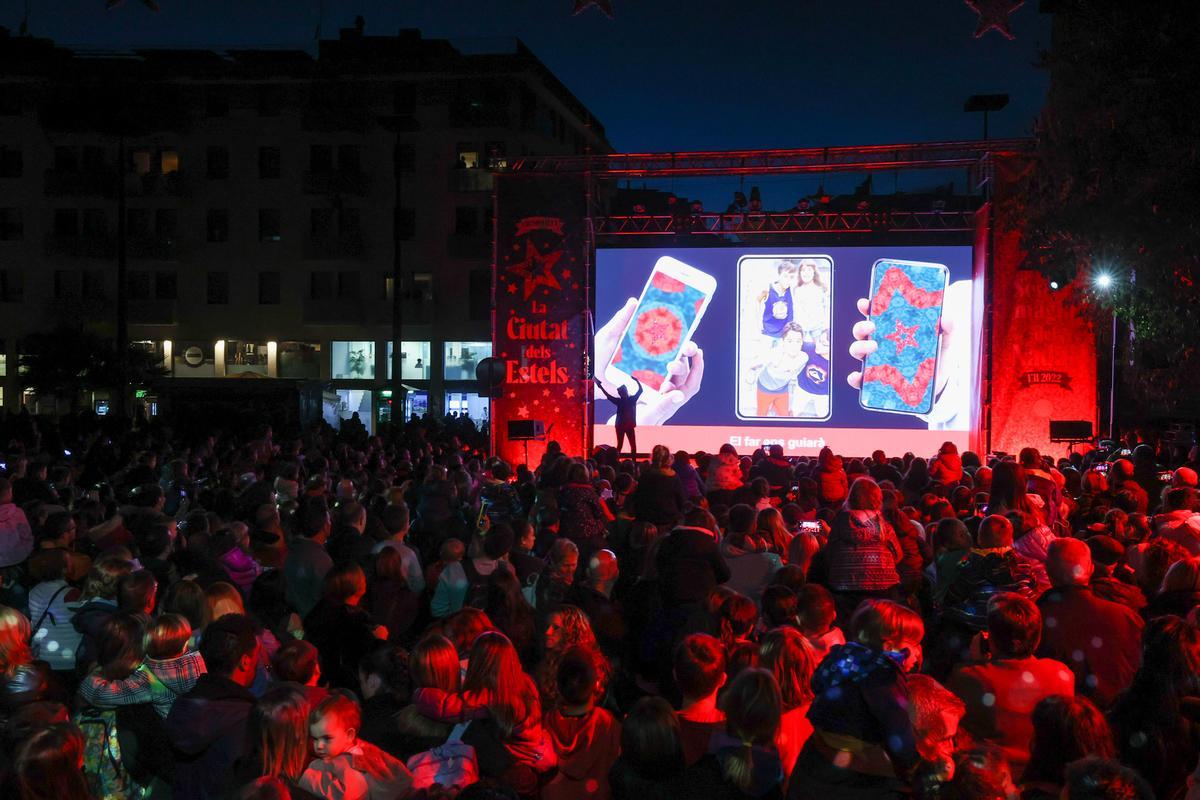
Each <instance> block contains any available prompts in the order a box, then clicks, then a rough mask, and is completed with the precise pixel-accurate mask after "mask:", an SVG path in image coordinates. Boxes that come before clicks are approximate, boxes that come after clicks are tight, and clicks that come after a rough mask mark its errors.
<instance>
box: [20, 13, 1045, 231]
mask: <svg viewBox="0 0 1200 800" xmlns="http://www.w3.org/2000/svg"><path fill="white" fill-rule="evenodd" d="M159 2H160V5H161V6H162V11H161V12H160V13H158V14H155V13H153V12H151V11H149V10H148V9H146V8H145V7H144V6H142V5H141V3H140V2H139V0H126V2H125V4H124V5H123V6H121V7H119V8H117V9H114V10H112V11H105V9H104V0H55V1H54V2H48V1H47V0H0V25H5V26H7V27H9V28H10V29H11V30H12V31H13V32H14V34H15V32H16V30H17V27H18V25H19V24H20V21H21V17H22V14H23V9H24V8H25V6H26V5H29V6H30V8H31V14H30V32H31V33H32V34H34V35H37V36H47V37H50V38H52V39H55V40H56V41H58V42H60V43H63V44H71V45H92V46H98V47H106V46H115V47H125V46H154V45H159V46H222V45H225V46H238V45H254V46H263V45H267V46H278V47H293V48H305V49H309V50H311V49H312V48H313V37H314V33H315V30H316V27H317V20H318V8H319V7H321V6H322V5H323V6H324V14H323V25H322V34H323V36H324V37H326V38H331V37H335V36H336V35H337V30H338V28H340V27H349V26H350V25H352V23H353V20H354V17H355V15H356V14H361V15H363V17H364V18H365V20H366V33H367V34H369V35H371V34H374V35H392V34H395V32H396V31H397V30H398V29H400V28H419V29H420V30H421V31H422V32H423V34H424V35H425V36H427V37H438V38H450V39H452V40H462V41H458V42H456V43H458V44H460V46H462V47H464V49H470V48H479V49H485V50H486V49H499V48H498V47H497V45H498V44H499V43H498V42H497V41H495V40H496V39H498V38H499V37H511V36H517V37H520V38H521V39H522V40H523V41H524V42H525V43H526V44H527V45H528V46H529V47H530V48H531V49H532V50H533V51H534V52H535V53H536V54H537V55H538V56H539V57H540V58H541V59H542V60H543V61H544V62H545V63H546V64H547V65H548V66H549V67H550V69H551V70H553V71H554V72H555V74H557V75H558V76H559V78H561V79H562V81H563V83H565V84H566V85H567V86H568V87H569V88H570V89H571V90H572V91H573V92H574V93H575V94H576V95H577V96H578V97H579V98H580V99H581V100H583V102H584V103H586V104H587V105H588V106H589V107H590V108H591V109H592V111H593V112H594V113H595V115H596V116H597V118H598V119H599V120H600V121H601V122H602V123H603V124H604V125H605V128H606V130H607V133H608V137H609V140H610V141H611V142H612V144H613V146H614V147H616V148H617V149H618V150H622V151H627V152H629V151H635V152H636V151H663V150H702V149H732V148H757V147H802V146H813V145H830V144H859V143H888V142H904V141H929V140H951V139H969V138H978V137H979V136H980V135H981V132H982V120H981V119H980V116H979V115H977V114H965V113H963V111H962V104H963V101H964V100H965V99H966V97H967V96H968V95H970V94H974V93H991V92H1006V93H1008V94H1009V95H1011V97H1012V101H1011V103H1010V105H1009V107H1008V108H1007V109H1005V110H1004V111H1002V112H999V113H997V114H993V115H992V120H991V135H992V136H993V137H1000V136H1024V135H1028V134H1029V133H1030V131H1031V129H1032V122H1033V119H1034V117H1035V116H1036V114H1037V112H1038V109H1039V107H1040V106H1041V103H1042V100H1043V98H1044V95H1045V91H1046V84H1047V78H1046V75H1045V73H1044V72H1042V71H1040V70H1038V69H1036V68H1035V67H1034V63H1035V61H1036V60H1037V57H1038V53H1039V51H1040V50H1041V49H1044V48H1045V47H1047V46H1048V45H1049V39H1050V17H1049V16H1048V15H1046V14H1040V13H1038V11H1037V3H1036V2H1035V0H1031V1H1030V2H1027V3H1026V4H1025V5H1024V6H1023V7H1022V8H1021V9H1019V10H1018V11H1017V12H1015V13H1014V14H1013V17H1012V26H1013V32H1014V33H1015V34H1016V37H1017V38H1016V40H1015V41H1011V42H1010V41H1008V40H1007V39H1004V38H1002V37H1001V36H1000V35H999V34H997V33H996V32H994V31H993V32H991V33H988V34H987V35H986V36H984V37H983V38H982V39H975V38H973V37H972V33H973V31H974V29H975V22H976V15H975V13H974V12H972V11H971V10H970V9H969V8H967V6H966V5H965V4H964V3H962V2H961V0H843V1H842V2H836V3H830V2H817V1H816V0H771V1H768V0H736V2H734V1H733V0H726V2H707V1H702V0H696V1H695V2H667V0H613V4H614V7H615V9H616V19H615V20H609V19H608V18H606V17H604V16H603V15H602V14H600V13H599V11H597V10H596V9H594V8H593V9H589V10H588V11H586V12H584V13H583V14H581V15H580V16H578V17H573V16H571V9H572V0H490V1H489V0H407V1H406V2H395V1H393V2H384V1H381V0H375V1H371V0H325V1H324V3H321V2H319V0H189V1H188V2H184V1H183V0H159ZM472 39H474V40H476V41H473V42H472V41H468V40H472ZM488 39H492V40H493V41H491V42H489V41H488ZM912 180H916V181H917V183H919V182H920V180H921V179H920V178H919V177H918V178H916V179H901V182H900V183H899V184H898V185H897V186H896V187H895V188H900V189H908V190H912V189H916V188H920V187H918V186H917V185H916V184H915V183H912ZM906 181H907V182H908V185H906ZM758 182H759V183H764V187H763V188H764V194H767V195H779V196H784V195H786V196H787V198H789V202H790V199H793V198H794V197H795V196H799V194H801V193H807V192H811V191H812V189H813V188H815V183H814V179H812V178H798V177H786V178H785V177H779V178H766V179H761V180H759V181H758ZM828 183H829V181H828V180H827V185H828ZM809 184H814V186H810V185H809ZM881 184H882V185H881ZM699 188H700V187H696V186H695V184H692V185H690V186H689V187H688V190H689V191H688V192H687V193H690V194H692V195H693V196H694V195H695V194H697V193H699V194H704V195H705V196H706V197H708V204H709V206H710V207H712V206H713V205H714V204H715V201H716V199H717V198H715V197H711V196H709V195H711V194H713V193H715V189H716V187H715V186H714V187H711V189H709V190H706V191H698V190H699ZM892 188H894V187H893V185H892V181H891V180H877V181H876V184H875V189H876V191H890V190H891V189H892ZM721 197H722V198H725V197H727V193H726V192H724V191H722V192H721Z"/></svg>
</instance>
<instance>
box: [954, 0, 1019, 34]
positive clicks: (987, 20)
mask: <svg viewBox="0 0 1200 800" xmlns="http://www.w3.org/2000/svg"><path fill="white" fill-rule="evenodd" d="M965 2H966V4H967V7H969V8H970V9H971V10H972V11H974V12H975V13H976V14H978V15H979V24H978V25H976V26H975V38H976V39H978V38H980V37H981V36H983V35H984V34H985V33H987V32H988V31H990V30H993V29H994V30H995V31H996V32H998V33H999V34H1000V35H1001V36H1003V37H1004V38H1005V39H1013V38H1015V37H1014V36H1013V32H1012V28H1011V27H1009V19H1008V17H1009V15H1010V14H1012V13H1013V12H1014V11H1016V10H1017V9H1018V8H1020V7H1021V6H1023V5H1025V0H965Z"/></svg>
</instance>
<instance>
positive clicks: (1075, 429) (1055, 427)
mask: <svg viewBox="0 0 1200 800" xmlns="http://www.w3.org/2000/svg"><path fill="white" fill-rule="evenodd" d="M1091 440H1092V423H1091V422H1090V421H1088V420H1086V419H1078V420H1076V419H1072V420H1062V419H1052V420H1050V441H1052V442H1090V441H1091Z"/></svg>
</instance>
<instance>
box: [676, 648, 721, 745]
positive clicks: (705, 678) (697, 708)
mask: <svg viewBox="0 0 1200 800" xmlns="http://www.w3.org/2000/svg"><path fill="white" fill-rule="evenodd" d="M725 679H726V675H725V647H724V645H722V644H721V641H720V640H719V639H717V638H715V637H712V636H708V635H706V634H703V633H693V634H692V635H691V636H688V637H686V638H685V639H684V640H683V641H682V642H680V643H679V646H678V647H677V648H676V649H675V683H676V684H677V685H678V686H679V690H680V692H682V693H683V703H682V705H681V706H680V708H679V711H678V712H676V714H675V716H676V717H678V719H679V738H680V743H681V744H682V745H683V760H684V763H685V764H686V765H687V766H691V765H693V764H695V763H696V762H697V761H699V760H700V759H701V758H702V757H704V755H705V754H706V753H707V752H708V743H709V740H710V739H712V735H713V733H715V732H717V731H721V730H724V728H725V712H724V711H722V710H721V709H719V708H718V707H717V692H719V691H720V690H721V687H722V686H724V685H725Z"/></svg>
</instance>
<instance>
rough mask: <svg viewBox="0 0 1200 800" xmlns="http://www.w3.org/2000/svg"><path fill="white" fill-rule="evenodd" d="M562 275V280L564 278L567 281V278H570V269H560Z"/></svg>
mask: <svg viewBox="0 0 1200 800" xmlns="http://www.w3.org/2000/svg"><path fill="white" fill-rule="evenodd" d="M562 276H563V280H564V281H569V280H571V270H569V269H564V270H563V271H562Z"/></svg>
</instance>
